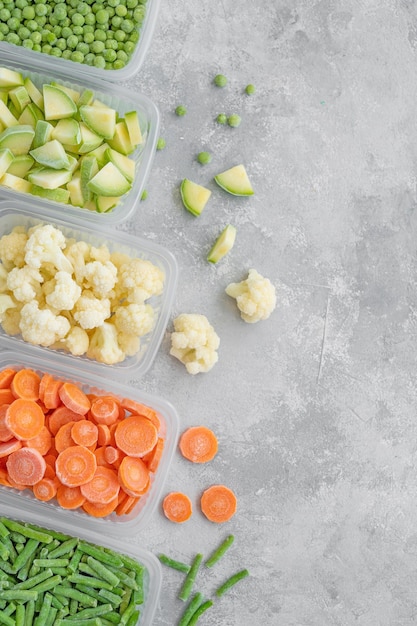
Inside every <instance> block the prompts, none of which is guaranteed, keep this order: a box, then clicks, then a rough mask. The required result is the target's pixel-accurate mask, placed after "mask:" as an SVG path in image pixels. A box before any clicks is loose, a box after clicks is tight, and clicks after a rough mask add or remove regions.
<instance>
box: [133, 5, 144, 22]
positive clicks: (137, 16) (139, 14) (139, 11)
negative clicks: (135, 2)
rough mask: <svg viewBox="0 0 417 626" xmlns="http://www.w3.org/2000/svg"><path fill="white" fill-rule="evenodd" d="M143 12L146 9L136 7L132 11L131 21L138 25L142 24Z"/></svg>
mask: <svg viewBox="0 0 417 626" xmlns="http://www.w3.org/2000/svg"><path fill="white" fill-rule="evenodd" d="M145 11H146V9H145V8H144V7H137V8H136V9H135V10H134V11H133V19H134V20H135V21H136V22H138V23H140V22H142V21H143V19H144V17H145Z"/></svg>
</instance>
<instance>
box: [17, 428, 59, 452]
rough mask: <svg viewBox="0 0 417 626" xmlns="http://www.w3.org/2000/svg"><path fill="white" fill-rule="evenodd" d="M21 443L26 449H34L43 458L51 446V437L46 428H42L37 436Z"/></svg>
mask: <svg viewBox="0 0 417 626" xmlns="http://www.w3.org/2000/svg"><path fill="white" fill-rule="evenodd" d="M22 443H23V446H24V447H26V448H36V450H38V452H40V453H41V454H42V456H45V454H48V452H49V448H50V447H51V445H52V435H51V433H50V431H49V430H48V428H47V427H46V426H43V428H42V430H41V432H40V433H39V435H36V437H32V438H31V439H25V440H23V441H22Z"/></svg>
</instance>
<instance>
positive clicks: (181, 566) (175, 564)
mask: <svg viewBox="0 0 417 626" xmlns="http://www.w3.org/2000/svg"><path fill="white" fill-rule="evenodd" d="M158 558H159V560H160V561H161V563H163V564H164V565H167V566H168V567H172V569H176V570H178V571H179V572H184V574H188V572H189V571H190V565H188V563H182V562H181V561H176V560H175V559H171V557H169V556H166V554H160V555H159V557H158Z"/></svg>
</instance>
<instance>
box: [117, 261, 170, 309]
mask: <svg viewBox="0 0 417 626" xmlns="http://www.w3.org/2000/svg"><path fill="white" fill-rule="evenodd" d="M117 288H118V291H119V292H121V293H122V294H125V295H126V299H127V301H128V302H134V303H136V304H143V302H145V301H146V300H147V299H148V298H151V297H152V296H159V295H160V294H161V293H162V291H163V289H164V273H163V272H162V270H160V269H159V267H156V265H154V264H153V263H151V262H150V261H144V260H143V259H138V258H135V259H131V260H130V261H129V262H128V263H125V264H124V265H122V266H121V268H120V270H119V281H118V285H117Z"/></svg>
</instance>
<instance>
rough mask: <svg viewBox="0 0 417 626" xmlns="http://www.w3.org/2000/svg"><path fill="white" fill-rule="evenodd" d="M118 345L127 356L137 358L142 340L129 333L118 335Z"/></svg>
mask: <svg viewBox="0 0 417 626" xmlns="http://www.w3.org/2000/svg"><path fill="white" fill-rule="evenodd" d="M117 343H118V344H119V346H120V349H121V350H123V352H124V353H125V355H126V356H135V354H137V353H138V352H139V350H140V338H139V337H138V336H137V335H130V334H129V333H117Z"/></svg>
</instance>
